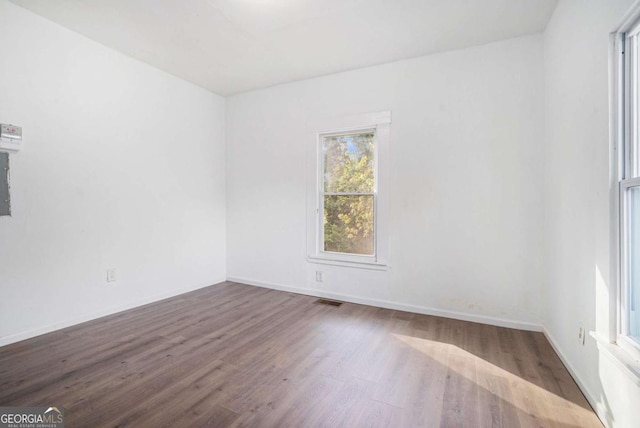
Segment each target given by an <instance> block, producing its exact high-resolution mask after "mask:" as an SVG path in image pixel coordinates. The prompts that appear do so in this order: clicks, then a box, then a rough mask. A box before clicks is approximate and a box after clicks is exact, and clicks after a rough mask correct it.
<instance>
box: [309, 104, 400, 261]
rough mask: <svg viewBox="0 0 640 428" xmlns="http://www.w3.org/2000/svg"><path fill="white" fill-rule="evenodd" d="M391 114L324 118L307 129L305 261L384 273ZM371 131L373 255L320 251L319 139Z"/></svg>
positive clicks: (322, 243) (321, 206)
mask: <svg viewBox="0 0 640 428" xmlns="http://www.w3.org/2000/svg"><path fill="white" fill-rule="evenodd" d="M390 126H391V112H390V111H384V112H377V113H366V114H359V115H353V116H346V117H340V118H325V119H318V120H316V121H314V122H313V123H312V124H310V126H309V128H310V129H309V133H308V135H309V137H308V141H309V145H308V147H309V150H308V171H309V175H308V179H307V183H308V184H307V260H308V261H309V262H311V263H320V264H331V265H339V266H345V267H355V268H363V269H377V270H386V269H388V267H389V234H388V230H389V228H388V223H389V191H388V189H389V176H388V173H387V171H388V164H389V140H390ZM372 130H374V131H375V162H374V165H375V171H374V174H375V177H374V190H373V200H374V206H373V210H374V227H373V229H374V237H373V242H374V249H373V255H358V254H346V253H336V252H329V251H324V224H323V223H324V221H323V220H324V189H323V188H322V185H323V174H324V164H323V162H324V161H323V156H322V155H321V153H322V151H321V149H322V137H323V136H327V135H342V134H347V133H358V132H364V131H372Z"/></svg>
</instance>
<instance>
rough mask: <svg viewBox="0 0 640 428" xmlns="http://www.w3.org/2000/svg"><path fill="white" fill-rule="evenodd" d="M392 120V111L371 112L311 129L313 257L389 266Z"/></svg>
mask: <svg viewBox="0 0 640 428" xmlns="http://www.w3.org/2000/svg"><path fill="white" fill-rule="evenodd" d="M390 119H391V114H390V113H389V112H384V113H373V114H365V115H358V116H352V117H348V118H342V119H329V120H325V121H320V122H321V124H316V125H315V127H314V128H313V129H314V130H313V131H312V133H311V134H310V136H309V140H310V146H311V145H313V147H312V150H311V151H310V165H312V166H313V165H315V168H313V167H311V168H310V176H309V203H308V205H309V206H308V212H309V215H308V224H307V227H308V258H309V260H310V261H312V262H314V263H329V264H339V265H342V266H353V267H364V268H371V269H385V268H386V265H387V246H388V244H387V233H386V231H387V217H388V214H387V211H388V209H387V207H388V202H387V199H388V192H387V190H386V189H387V185H388V178H387V177H386V173H385V172H386V164H387V162H388V156H387V150H388V140H389V124H390V122H391V120H390ZM313 143H315V144H313Z"/></svg>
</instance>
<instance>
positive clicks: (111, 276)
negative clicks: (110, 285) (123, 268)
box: [107, 268, 116, 282]
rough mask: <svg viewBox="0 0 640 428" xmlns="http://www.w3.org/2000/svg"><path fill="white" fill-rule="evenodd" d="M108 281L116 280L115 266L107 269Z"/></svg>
mask: <svg viewBox="0 0 640 428" xmlns="http://www.w3.org/2000/svg"><path fill="white" fill-rule="evenodd" d="M107 282H116V270H115V268H111V269H107Z"/></svg>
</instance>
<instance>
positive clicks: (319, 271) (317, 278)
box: [316, 270, 322, 282]
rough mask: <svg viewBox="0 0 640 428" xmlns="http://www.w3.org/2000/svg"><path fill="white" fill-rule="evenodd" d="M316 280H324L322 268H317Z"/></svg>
mask: <svg viewBox="0 0 640 428" xmlns="http://www.w3.org/2000/svg"><path fill="white" fill-rule="evenodd" d="M316 281H317V282H322V271H321V270H317V271H316Z"/></svg>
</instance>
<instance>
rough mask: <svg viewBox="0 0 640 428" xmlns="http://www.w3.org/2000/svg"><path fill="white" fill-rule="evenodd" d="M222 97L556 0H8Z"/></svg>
mask: <svg viewBox="0 0 640 428" xmlns="http://www.w3.org/2000/svg"><path fill="white" fill-rule="evenodd" d="M11 1H12V2H13V3H16V4H18V5H20V6H23V7H25V8H27V9H29V10H31V11H33V12H35V13H37V14H39V15H42V16H44V17H46V18H48V19H51V20H52V21H55V22H57V23H59V24H61V25H64V26H65V27H68V28H70V29H72V30H74V31H77V32H79V33H81V34H84V35H85V36H87V37H89V38H91V39H93V40H95V41H97V42H100V43H102V44H104V45H107V46H109V47H112V48H114V49H116V50H119V51H120V52H123V53H125V54H127V55H129V56H132V57H134V58H137V59H139V60H142V61H144V62H146V63H149V64H151V65H154V66H156V67H158V68H160V69H163V70H165V71H167V72H169V73H172V74H174V75H176V76H179V77H182V78H183V79H186V80H189V81H191V82H193V83H196V84H198V85H200V86H203V87H205V88H207V89H209V90H211V91H213V92H215V93H218V94H220V95H231V94H234V93H238V92H244V91H248V90H251V89H257V88H263V87H267V86H271V85H276V84H279V83H284V82H290V81H294V80H300V79H306V78H310V77H315V76H320V75H324V74H329V73H335V72H339V71H345V70H351V69H354V68H359V67H365V66H370V65H375V64H382V63H385V62H390V61H395V60H399V59H405V58H412V57H417V56H421V55H426V54H430V53H434V52H440V51H446V50H451V49H459V48H463V47H468V46H473V45H480V44H484V43H488V42H492V41H496V40H502V39H506V38H511V37H516V36H520V35H525V34H530V33H536V32H541V31H543V30H544V28H545V26H546V24H547V22H548V21H549V18H550V16H551V14H552V13H553V10H554V8H555V6H556V3H557V0H11Z"/></svg>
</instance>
